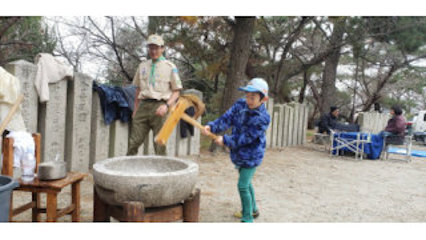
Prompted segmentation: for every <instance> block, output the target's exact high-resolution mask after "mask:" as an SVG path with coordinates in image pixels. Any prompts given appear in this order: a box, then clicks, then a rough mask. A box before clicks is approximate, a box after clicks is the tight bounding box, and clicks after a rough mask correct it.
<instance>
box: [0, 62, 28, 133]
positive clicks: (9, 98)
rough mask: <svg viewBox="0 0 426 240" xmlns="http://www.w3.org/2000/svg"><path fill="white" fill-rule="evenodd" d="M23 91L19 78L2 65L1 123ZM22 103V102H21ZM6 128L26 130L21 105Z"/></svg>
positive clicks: (0, 82)
mask: <svg viewBox="0 0 426 240" xmlns="http://www.w3.org/2000/svg"><path fill="white" fill-rule="evenodd" d="M20 93H21V87H20V82H19V79H18V78H16V77H15V76H13V75H12V74H10V73H9V72H7V71H6V70H4V69H3V68H2V67H0V123H1V122H2V121H3V120H4V119H5V118H6V116H7V114H8V113H9V111H10V109H11V108H12V106H13V104H14V103H15V102H16V100H17V99H18V97H19V95H20ZM21 105H22V104H21ZM6 129H9V130H14V131H25V130H26V128H25V123H24V119H23V117H22V114H21V108H20V107H19V108H18V110H17V111H16V112H15V114H14V115H13V116H12V120H11V121H10V122H9V123H8V124H7V126H6Z"/></svg>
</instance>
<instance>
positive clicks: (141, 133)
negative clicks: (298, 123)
mask: <svg viewBox="0 0 426 240" xmlns="http://www.w3.org/2000/svg"><path fill="white" fill-rule="evenodd" d="M164 103H165V102H164V101H147V100H141V101H140V103H139V107H138V109H137V110H136V114H135V117H134V118H133V120H132V124H131V127H130V137H129V148H128V150H127V156H130V155H136V154H137V153H138V149H139V147H140V146H141V144H142V143H143V142H145V139H146V137H148V134H149V131H150V130H152V131H153V135H154V136H156V135H157V133H158V132H159V131H160V129H161V127H162V126H163V123H164V121H165V120H166V116H167V115H164V116H163V117H160V116H157V115H155V111H156V110H157V108H158V107H159V106H161V105H162V104H164ZM153 144H154V149H155V154H156V155H163V156H165V155H166V146H161V145H157V144H156V143H155V142H154V143H153Z"/></svg>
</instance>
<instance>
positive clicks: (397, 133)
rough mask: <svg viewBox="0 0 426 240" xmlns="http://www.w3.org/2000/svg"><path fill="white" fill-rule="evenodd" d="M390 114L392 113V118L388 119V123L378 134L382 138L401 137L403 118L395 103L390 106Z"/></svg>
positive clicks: (403, 133)
mask: <svg viewBox="0 0 426 240" xmlns="http://www.w3.org/2000/svg"><path fill="white" fill-rule="evenodd" d="M390 114H391V115H392V118H391V119H389V121H388V125H387V126H386V128H385V130H383V131H382V132H380V135H381V136H382V137H383V138H386V137H399V138H400V139H403V138H404V135H405V118H404V116H402V109H401V107H399V106H397V105H394V106H392V108H391V111H390Z"/></svg>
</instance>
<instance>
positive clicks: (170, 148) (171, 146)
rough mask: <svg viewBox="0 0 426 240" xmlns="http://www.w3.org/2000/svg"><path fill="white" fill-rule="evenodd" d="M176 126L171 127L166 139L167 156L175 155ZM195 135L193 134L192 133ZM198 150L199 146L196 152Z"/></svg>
mask: <svg viewBox="0 0 426 240" xmlns="http://www.w3.org/2000/svg"><path fill="white" fill-rule="evenodd" d="M176 135H177V133H176V128H175V129H173V132H172V134H170V137H169V140H168V141H167V156H169V157H174V156H176V146H177V144H176ZM194 137H195V134H194ZM199 151H200V148H198V152H199Z"/></svg>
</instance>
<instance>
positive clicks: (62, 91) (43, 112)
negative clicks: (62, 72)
mask: <svg viewBox="0 0 426 240" xmlns="http://www.w3.org/2000/svg"><path fill="white" fill-rule="evenodd" d="M49 96H50V97H49V101H47V102H46V103H42V104H40V106H39V122H38V125H39V130H40V133H41V135H42V138H41V153H42V154H41V155H42V160H43V161H52V160H55V159H56V156H58V157H59V160H61V161H62V160H66V159H65V121H66V119H65V117H66V113H65V112H66V109H67V81H66V80H62V81H59V82H57V83H53V84H49Z"/></svg>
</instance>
